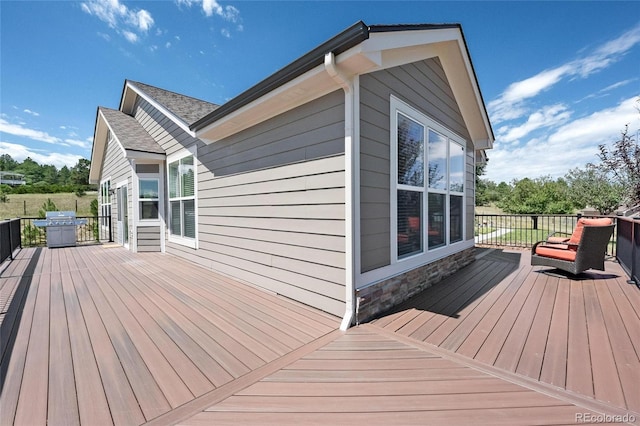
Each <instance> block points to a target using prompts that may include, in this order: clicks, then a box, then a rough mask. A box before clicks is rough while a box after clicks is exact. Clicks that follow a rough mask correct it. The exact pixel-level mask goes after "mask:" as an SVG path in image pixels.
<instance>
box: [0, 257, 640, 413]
mask: <svg viewBox="0 0 640 426" xmlns="http://www.w3.org/2000/svg"><path fill="white" fill-rule="evenodd" d="M517 257H518V256H517V255H500V256H498V255H495V254H492V255H488V256H484V257H483V258H482V259H480V260H479V261H477V262H475V263H474V264H473V265H472V266H471V267H470V268H467V269H465V270H463V271H461V272H460V273H458V274H456V277H457V278H456V279H453V278H452V279H450V280H448V282H445V283H443V284H442V285H437V286H435V287H433V288H432V289H430V290H429V291H428V292H427V293H428V294H431V296H428V297H426V299H425V300H432V301H434V303H431V305H430V306H431V308H430V309H431V310H428V308H426V307H424V308H421V307H418V305H417V304H414V305H412V306H411V307H409V305H408V307H405V308H403V309H404V310H402V311H399V312H398V313H395V314H392V315H389V316H387V317H384V318H381V319H379V320H378V321H375V322H374V323H373V324H365V325H362V326H360V327H356V328H353V329H351V330H349V331H348V332H347V333H343V332H340V331H339V330H337V327H338V325H339V319H338V318H336V317H333V316H330V315H327V314H324V313H322V312H319V311H317V310H315V309H312V308H309V307H307V306H304V305H301V304H299V303H296V302H293V301H290V300H288V299H284V298H282V297H279V296H277V295H273V294H269V293H266V292H264V291H262V290H259V289H256V288H253V287H251V286H248V285H245V284H241V283H238V282H235V281H233V280H231V279H228V278H226V277H223V276H220V275H217V274H215V273H213V272H211V271H208V270H206V269H203V268H200V267H198V266H196V265H193V264H191V263H189V262H186V261H184V260H181V259H179V258H176V257H173V256H169V255H162V254H156V253H149V254H132V253H129V252H128V251H126V250H124V249H122V248H110V247H108V246H84V247H73V248H63V249H53V250H50V249H45V248H40V249H24V250H22V251H21V252H20V254H19V256H18V259H16V260H14V261H13V262H12V263H11V264H10V265H9V266H8V267H7V268H6V269H4V270H3V271H2V272H0V307H1V308H2V309H3V311H2V314H1V316H0V321H2V324H1V325H0V331H1V341H0V343H1V344H2V346H1V348H0V349H1V356H2V361H1V364H0V367H1V376H0V385H1V387H2V393H1V396H0V425H10V424H16V425H45V424H54V425H55V424H63V425H72V424H88V425H102V424H117V425H121V424H122V425H139V424H158V425H164V424H186V425H194V424H231V423H233V424H327V423H329V424H344V423H351V424H362V423H367V424H373V425H375V424H445V423H446V424H447V425H452V424H468V423H469V422H470V421H471V419H473V422H474V423H475V424H509V425H515V424H581V423H585V422H586V420H587V419H594V418H597V417H596V416H598V415H602V414H607V415H609V416H618V417H607V418H605V420H608V421H610V422H616V421H620V420H625V418H624V417H623V416H624V415H625V414H630V415H635V416H636V419H637V418H640V417H638V416H637V414H636V413H634V412H631V411H629V409H628V407H635V406H634V405H627V402H626V401H627V399H628V400H629V401H632V402H633V401H634V394H633V392H632V389H631V387H630V386H631V385H630V384H631V381H632V380H635V379H636V378H637V373H638V371H639V369H638V368H637V365H636V364H637V362H638V358H637V354H638V353H639V351H638V347H637V346H638V344H640V338H639V336H638V333H640V327H637V323H636V322H637V321H638V306H640V303H639V300H638V299H637V297H640V296H639V294H640V292H638V293H634V292H633V291H636V292H637V289H635V288H631V287H630V286H627V285H626V284H624V280H623V279H622V278H616V277H615V275H617V274H619V273H618V272H617V271H616V270H615V269H613V272H611V271H608V275H607V278H606V279H605V280H603V282H606V283H607V286H606V287H603V286H601V287H603V288H602V289H601V288H600V287H597V285H599V284H600V281H598V282H597V283H595V284H594V282H595V281H596V280H587V281H580V282H576V283H575V285H574V282H571V283H570V284H569V287H570V290H571V291H569V292H568V293H567V294H566V295H564V292H563V291H562V290H561V289H560V287H561V283H563V282H564V281H563V280H560V279H558V280H557V282H556V281H554V279H551V278H548V277H547V276H546V275H542V274H538V273H536V272H534V271H532V270H530V269H528V268H526V266H523V265H520V264H519V263H517V261H518V260H519V259H517ZM525 263H526V262H525ZM608 268H609V265H608ZM614 268H615V266H614ZM487 271H488V272H487ZM483 274H484V275H483ZM470 277H474V278H473V279H471V278H470ZM530 277H532V278H530ZM539 277H542V278H539ZM519 281H522V283H520V284H519V285H516V284H515V283H517V282H519ZM539 281H540V282H544V283H545V287H544V288H542V289H538V290H534V287H535V283H537V282H539ZM592 281H593V282H592ZM553 282H555V287H554V297H553V303H551V308H547V309H544V308H543V307H542V306H543V305H545V304H547V303H549V300H551V297H550V296H549V295H548V293H551V290H546V286H547V285H553V284H550V283H553ZM525 283H527V284H525ZM588 283H591V284H588ZM614 283H615V286H614ZM585 285H591V286H592V287H591V290H592V291H590V290H588V289H587V287H586V286H585ZM574 286H575V287H577V288H579V289H580V291H579V294H580V295H581V298H582V299H581V302H580V303H581V305H582V306H583V310H582V314H581V315H582V316H580V312H578V313H575V312H574V308H570V307H567V308H562V307H561V306H560V305H561V304H562V301H564V300H569V301H572V300H574V298H576V297H577V296H576V295H575V294H574ZM610 286H612V287H610ZM512 287H515V288H512ZM529 287H530V288H529ZM596 287H597V288H596ZM521 288H523V289H525V290H520V289H521ZM526 288H529V289H528V290H526ZM472 289H475V291H474V290H472ZM616 289H618V290H616ZM605 290H606V291H605ZM521 291H522V292H524V291H526V297H523V296H518V295H519V294H520V292H521ZM495 292H497V293H495ZM575 292H578V290H575ZM509 294H510V295H511V297H509V300H508V301H506V300H502V298H503V297H508V295H509ZM594 294H595V295H596V296H597V297H598V300H603V301H604V302H603V303H605V304H606V303H613V304H614V305H615V306H616V314H613V313H608V312H605V311H604V310H605V308H606V307H607V306H606V305H602V304H600V305H598V306H599V308H598V307H596V306H595V304H594V303H595V302H593V301H591V300H590V299H589V298H590V297H591V296H592V295H594ZM634 294H635V296H634ZM532 295H533V296H532ZM536 295H537V296H536ZM434 297H437V301H436V299H433V298H434ZM620 297H623V299H624V300H627V302H626V304H624V303H622V302H619V301H618V298H620ZM530 298H531V299H532V300H534V299H535V298H537V299H538V301H537V302H536V308H535V309H533V308H527V306H529V304H528V301H529V299H530ZM454 301H457V302H454ZM518 301H520V302H522V305H521V307H522V309H515V308H511V306H512V304H515V303H518ZM616 301H617V302H616ZM567 303H568V302H567ZM576 304H578V302H576ZM454 305H456V306H457V307H454ZM420 306H422V305H420ZM425 306H426V305H425ZM494 306H495V309H490V308H492V307H494ZM514 306H515V305H514ZM480 307H483V309H484V308H487V309H486V311H487V312H486V313H485V314H482V315H481V312H482V311H481V310H480ZM499 309H501V312H498V310H499ZM563 309H564V310H566V311H567V312H566V314H562V313H563V312H564V310H563ZM514 311H517V312H514ZM548 311H550V312H551V313H548ZM594 311H595V312H596V313H595V314H594ZM473 312H476V313H475V314H473ZM490 312H493V313H490ZM525 312H526V314H525ZM538 312H543V313H538ZM556 312H560V313H557V314H556ZM597 312H600V314H599V316H598V315H597ZM422 314H424V316H421V315H422ZM525 315H526V317H527V318H529V317H532V318H533V319H532V320H531V321H530V322H531V324H530V325H529V326H528V327H527V326H526V324H521V323H522V322H524V319H522V320H520V319H519V317H520V316H523V317H524V316H525ZM633 315H635V317H634V316H633ZM411 316H412V317H413V319H414V320H417V321H420V326H418V327H415V325H416V324H415V323H414V324H413V325H409V324H411V321H405V320H407V319H408V318H409V317H411ZM425 316H429V318H430V319H436V320H438V321H440V324H439V325H438V326H437V327H436V326H435V323H434V324H431V326H430V327H432V328H433V331H431V332H430V333H427V328H424V329H423V327H429V326H428V323H429V321H428V320H426V317H425ZM512 317H513V318H512ZM547 317H548V318H547ZM574 317H575V318H574ZM403 318H404V320H403ZM418 318H419V319H418ZM485 318H488V319H487V320H485ZM491 318H494V319H495V323H496V324H493V326H491V327H489V326H488V325H487V324H490V322H487V321H491ZM503 318H504V319H503ZM510 318H512V319H511V325H512V326H513V327H509V331H508V332H505V331H502V332H501V333H502V334H505V335H506V338H505V342H499V339H497V337H490V336H492V335H493V333H492V332H493V330H496V332H497V331H499V330H500V329H501V328H506V327H502V326H498V324H501V323H502V321H508V320H509V319H510ZM536 318H539V319H536ZM558 318H568V319H575V320H576V321H578V320H579V319H580V318H582V320H583V324H582V328H583V329H584V330H585V332H584V333H583V334H579V335H578V336H576V335H575V333H576V332H572V331H571V330H573V328H572V327H573V326H572V325H571V321H569V320H567V321H564V322H566V323H567V324H565V325H562V324H560V323H561V322H562V321H560V319H558ZM598 320H601V321H602V322H601V324H602V325H601V326H597V321H598ZM452 321H453V322H452ZM634 321H636V322H634ZM463 324H464V325H463ZM469 324H475V325H474V326H473V327H471V328H470V329H469V328H468V326H469ZM634 325H636V327H635V328H633V329H631V331H629V327H633V326H634ZM545 327H546V329H547V332H546V333H545V332H544V331H543V330H544V329H545ZM576 327H578V326H576ZM409 328H414V330H413V332H412V333H406V331H408V330H409ZM614 328H615V330H614ZM511 329H513V332H512V331H511ZM524 329H527V330H526V333H524V332H522V330H524ZM419 330H424V331H419ZM456 330H457V331H456ZM464 330H466V331H464ZM563 330H564V331H563ZM463 331H464V332H463ZM485 331H486V332H485ZM516 333H517V334H518V335H517V336H516V335H515V334H516ZM562 333H565V334H567V335H568V338H569V339H572V340H571V342H570V343H569V344H567V342H568V340H567V338H566V337H565V340H566V341H565V342H564V344H557V345H556V344H555V343H553V344H546V342H547V341H549V342H556V343H561V340H562V339H561V337H560V336H561V335H562ZM464 334H466V337H465V338H464V339H463V338H462V337H461V336H462V335H464ZM485 334H486V336H484V335H485ZM512 334H514V337H511V338H510V339H509V336H511V335H512ZM522 334H525V336H524V338H522ZM623 334H626V335H627V336H628V340H627V343H626V344H624V343H622V342H623V341H624V339H623V337H621V336H622V335H623ZM476 335H477V336H476ZM430 336H442V342H448V343H447V344H453V343H455V345H454V346H455V347H454V346H451V347H447V346H446V345H445V344H444V343H441V344H440V347H438V346H433V345H432V344H431V342H429V337H430ZM472 336H473V339H472V338H471V337H472ZM483 336H484V337H483ZM423 337H424V338H423ZM518 337H520V338H519V339H518ZM605 338H606V339H611V342H610V343H609V345H608V346H605V345H604V344H603V339H605ZM477 340H480V341H481V342H479V343H477V342H476V343H474V342H475V341H477ZM521 340H523V341H521ZM543 340H544V342H545V346H544V348H547V349H546V350H544V348H543V350H542V354H543V355H542V356H541V357H542V361H536V358H535V356H534V354H535V353H538V352H536V351H537V350H539V348H538V346H539V345H540V342H541V341H543ZM425 341H426V342H427V343H425ZM467 341H469V343H466V342H467ZM507 341H508V342H509V343H506V342H507ZM512 341H513V343H512ZM493 342H497V343H495V344H496V345H497V346H498V348H497V349H494V352H496V354H495V355H494V358H495V360H494V362H488V361H487V362H485V359H484V358H480V357H477V356H475V357H474V356H469V355H468V353H463V352H462V351H461V350H460V349H461V348H470V347H471V345H473V344H475V345H477V346H478V349H477V350H476V351H475V352H476V353H480V354H484V353H487V354H489V352H490V351H489V349H490V348H489V347H487V348H486V349H484V350H481V349H482V348H483V347H485V346H490V345H492V344H494V343H493ZM516 343H517V344H516ZM595 343H597V344H598V346H597V347H594V348H591V346H590V345H591V344H595ZM585 345H586V346H585ZM614 345H615V347H614ZM573 346H575V349H576V350H578V351H584V350H585V348H586V351H587V353H588V354H590V355H589V357H585V356H584V355H580V354H576V353H575V352H576V351H575V350H574V348H573ZM511 347H513V348H515V349H510V348H511ZM443 348H444V349H443ZM517 348H521V349H520V351H519V352H518V351H517V350H516V349H517ZM556 348H557V349H556ZM562 348H564V351H563V349H562ZM607 351H610V358H611V360H610V359H609V358H608V357H607V355H606V354H607ZM458 352H460V353H458ZM503 353H504V354H503ZM547 353H548V354H549V355H547ZM501 354H503V355H501ZM511 354H515V355H514V356H515V357H516V358H517V360H516V361H513V360H512V359H510V356H511ZM524 354H526V355H524ZM551 354H552V355H551ZM563 354H564V356H565V358H567V357H568V359H569V360H570V361H571V360H572V359H575V360H576V361H575V362H578V361H579V360H581V361H584V358H587V361H588V362H587V363H582V364H578V365H577V366H572V367H571V368H569V367H568V366H569V364H572V362H567V363H565V364H566V365H567V367H566V368H565V370H566V371H565V373H564V379H563V380H564V382H565V385H564V386H551V385H548V384H545V383H541V381H542V382H545V380H546V378H547V377H553V378H554V379H553V380H557V381H560V379H559V377H561V376H562V374H561V371H562V368H561V367H559V366H560V365H561V364H562V362H560V360H561V357H562V356H563ZM634 356H635V358H634ZM474 358H475V359H474ZM547 358H548V359H549V360H547ZM551 359H553V360H554V361H553V362H555V364H553V363H552V361H550V360H551ZM498 360H501V361H500V363H499V362H498ZM536 363H537V364H540V367H539V369H540V371H541V373H540V374H539V377H538V378H536V379H535V380H533V375H531V376H528V377H531V378H527V375H526V374H523V372H526V371H529V370H535V365H537V364H536ZM550 363H552V364H551V366H549V364H550ZM510 364H515V367H514V368H513V369H509V368H506V366H508V365H510ZM545 366H546V368H545ZM600 366H605V367H606V366H608V367H607V368H608V369H604V370H600V369H599V368H600ZM611 366H613V368H614V369H616V371H620V372H621V373H618V374H616V377H617V382H618V385H619V386H620V392H621V394H622V398H623V400H624V401H625V404H624V405H622V404H617V403H616V402H617V401H618V400H613V401H612V400H609V398H607V397H609V395H611V396H615V395H616V394H614V393H611V390H610V389H611V385H610V383H611V382H614V381H612V380H611V379H610V378H609V376H610V375H611V374H612V371H611ZM587 367H590V368H589V371H590V372H591V373H590V374H589V375H588V377H589V378H588V380H591V382H592V383H593V385H592V386H593V389H594V391H593V394H592V395H589V394H588V393H587V392H583V395H586V396H581V395H580V394H578V393H577V392H578V391H576V390H575V388H576V387H577V386H579V385H580V386H583V387H585V388H586V387H587V386H586V384H585V383H586V382H587V381H588V380H587V379H585V378H584V377H583V376H582V375H579V374H577V373H576V371H575V370H576V369H577V368H587ZM542 372H545V373H544V374H542ZM622 373H626V374H627V377H623V375H622ZM570 378H571V379H570ZM603 380H604V382H603ZM549 383H554V384H555V383H557V382H551V381H550V380H549ZM596 383H597V385H596ZM637 383H640V381H638V380H636V381H635V382H634V384H635V386H637ZM568 384H571V386H569V385H568ZM603 386H604V388H603ZM564 388H567V389H569V390H570V391H567V390H565V389H564ZM579 389H582V388H579ZM595 389H598V391H595ZM635 389H636V391H635V397H637V396H638V395H637V394H638V388H637V387H636V388H635ZM598 392H599V393H598ZM602 392H604V397H603V396H602V395H603V394H602ZM593 397H595V398H593ZM627 419H628V418H627Z"/></svg>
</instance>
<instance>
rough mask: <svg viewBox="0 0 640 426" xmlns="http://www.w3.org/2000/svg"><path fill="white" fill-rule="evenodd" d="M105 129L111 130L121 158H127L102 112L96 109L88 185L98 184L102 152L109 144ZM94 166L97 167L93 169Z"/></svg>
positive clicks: (102, 159) (102, 158)
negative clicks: (120, 152)
mask: <svg viewBox="0 0 640 426" xmlns="http://www.w3.org/2000/svg"><path fill="white" fill-rule="evenodd" d="M107 129H108V130H111V134H112V135H113V139H114V140H115V141H116V143H117V144H118V147H119V148H120V151H122V156H123V157H126V156H127V153H126V151H125V149H124V146H122V144H121V143H120V141H119V140H118V137H117V136H116V134H115V132H114V131H113V129H112V128H111V126H110V125H109V122H108V121H107V119H106V118H105V116H104V114H103V113H102V111H100V110H99V109H98V116H97V117H96V132H95V135H94V137H93V152H92V153H91V167H90V168H89V182H90V183H98V181H99V179H100V169H101V168H102V162H103V161H104V152H105V148H106V146H107V144H108V143H109V140H108V139H107ZM94 164H96V165H97V167H96V168H95V169H94V167H93V165H94Z"/></svg>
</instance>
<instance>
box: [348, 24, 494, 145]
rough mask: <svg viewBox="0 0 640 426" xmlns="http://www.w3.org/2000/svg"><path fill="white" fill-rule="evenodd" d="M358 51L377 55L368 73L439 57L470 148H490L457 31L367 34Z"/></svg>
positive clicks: (482, 111)
mask: <svg viewBox="0 0 640 426" xmlns="http://www.w3.org/2000/svg"><path fill="white" fill-rule="evenodd" d="M358 47H359V49H360V53H361V54H363V55H364V54H372V53H374V52H380V54H381V59H382V60H381V63H380V65H379V66H378V67H376V68H372V69H371V70H369V72H373V71H378V70H381V69H388V68H393V67H396V66H400V65H404V64H407V63H412V62H417V61H421V60H425V59H429V58H433V57H439V58H440V62H441V63H442V65H443V68H444V70H445V73H446V75H447V79H448V80H449V84H450V85H451V89H452V91H453V93H454V96H455V97H456V101H457V103H458V106H459V107H460V109H461V112H462V115H463V118H464V120H465V124H466V125H467V127H468V129H469V132H470V136H471V139H472V140H473V142H474V145H476V148H477V149H491V148H492V146H493V133H492V131H491V125H490V123H489V118H488V116H487V115H486V113H485V108H484V106H483V100H482V96H481V95H480V89H479V87H478V85H477V83H476V80H475V73H474V70H473V67H472V65H471V60H470V58H469V56H468V53H467V49H466V45H465V43H464V39H463V36H462V32H461V31H460V29H459V28H457V27H453V28H443V29H436V30H434V29H426V30H423V31H398V32H380V33H371V34H370V36H369V39H368V40H365V41H364V42H362V44H361V45H360V46H358ZM345 53H346V52H345Z"/></svg>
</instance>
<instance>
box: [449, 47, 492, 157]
mask: <svg viewBox="0 0 640 426" xmlns="http://www.w3.org/2000/svg"><path fill="white" fill-rule="evenodd" d="M437 48H438V50H439V52H440V53H439V55H438V57H439V58H440V63H441V64H442V67H443V69H444V72H445V74H446V76H447V79H448V80H449V85H450V86H451V90H452V92H453V95H454V96H455V98H456V101H457V103H458V107H459V108H460V112H461V113H462V117H463V119H464V121H465V124H466V126H467V130H468V131H469V135H470V136H471V140H472V141H473V142H474V144H476V143H477V144H479V145H480V144H481V145H483V146H488V149H490V148H491V146H493V135H492V131H491V125H490V124H489V117H487V115H486V114H485V112H484V111H485V108H484V106H483V101H482V96H481V95H480V89H479V87H478V86H477V84H476V81H475V78H474V77H473V76H474V72H473V69H472V67H471V62H470V60H469V57H468V55H467V54H466V49H465V48H464V43H463V40H462V37H460V38H458V39H457V40H455V41H452V42H450V43H444V44H440V45H438V46H437ZM478 148H482V147H481V146H479V147H478Z"/></svg>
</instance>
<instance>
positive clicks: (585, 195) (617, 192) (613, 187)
mask: <svg viewBox="0 0 640 426" xmlns="http://www.w3.org/2000/svg"><path fill="white" fill-rule="evenodd" d="M565 179H566V180H567V184H568V185H569V198H570V199H571V201H572V202H573V203H574V204H575V205H576V206H577V207H578V208H585V207H593V208H594V209H596V210H598V212H599V213H600V214H603V215H607V214H610V213H611V212H613V211H614V210H615V209H616V208H617V207H618V206H620V203H621V202H622V199H623V197H624V194H625V188H624V187H623V186H622V185H621V184H619V183H618V182H616V181H615V180H614V178H613V176H612V174H611V173H610V172H608V171H607V170H606V169H605V168H603V167H599V166H596V165H594V164H587V166H586V168H584V169H580V168H575V169H571V170H569V173H568V174H567V175H566V176H565Z"/></svg>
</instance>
